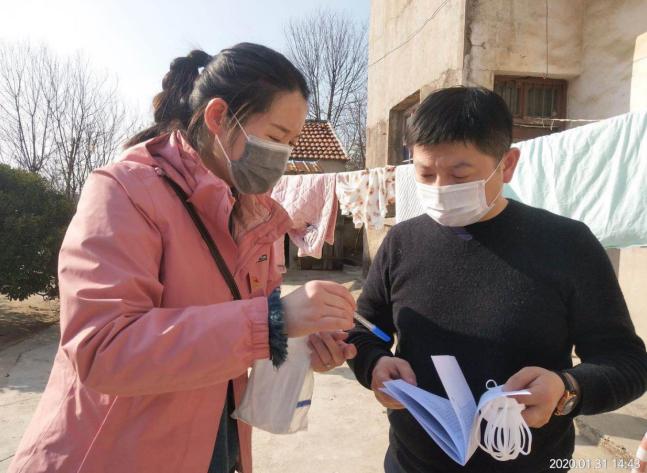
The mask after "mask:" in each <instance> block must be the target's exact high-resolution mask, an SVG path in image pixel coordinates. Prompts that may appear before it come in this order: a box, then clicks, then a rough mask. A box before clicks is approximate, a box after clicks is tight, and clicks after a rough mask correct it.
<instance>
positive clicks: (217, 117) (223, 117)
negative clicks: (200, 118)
mask: <svg viewBox="0 0 647 473" xmlns="http://www.w3.org/2000/svg"><path fill="white" fill-rule="evenodd" d="M227 109H228V107H227V102H225V101H224V100H223V99H221V98H219V97H216V98H213V99H211V100H209V103H207V106H206V107H205V109H204V124H205V125H206V126H207V129H208V130H209V131H210V132H211V133H212V134H213V135H214V136H215V135H219V134H220V133H221V132H222V131H223V129H224V127H225V124H226V123H227Z"/></svg>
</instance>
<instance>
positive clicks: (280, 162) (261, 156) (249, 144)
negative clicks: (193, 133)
mask: <svg viewBox="0 0 647 473" xmlns="http://www.w3.org/2000/svg"><path fill="white" fill-rule="evenodd" d="M234 119H235V120H236V123H238V126H239V127H240V129H241V130H242V131H243V133H244V134H245V149H244V150H243V154H242V155H241V157H240V159H238V160H232V159H231V158H230V157H229V155H228V154H227V151H225V147H224V146H223V145H222V143H221V141H220V138H219V137H218V135H216V140H217V141H218V144H219V145H220V149H222V152H223V153H224V155H225V157H226V158H227V165H228V167H229V177H230V178H231V182H232V183H233V184H234V186H235V187H236V189H238V191H239V192H240V193H241V194H265V193H266V192H269V191H270V190H271V189H272V188H273V187H274V185H275V184H276V183H277V182H278V181H279V179H281V176H282V175H283V174H284V173H285V168H286V166H287V163H288V159H290V154H291V153H292V146H290V145H285V144H283V143H275V142H274V141H270V140H264V139H261V138H258V137H256V136H250V135H248V134H247V132H246V131H245V129H244V128H243V126H242V125H241V124H240V122H239V121H238V118H236V117H235V116H234Z"/></svg>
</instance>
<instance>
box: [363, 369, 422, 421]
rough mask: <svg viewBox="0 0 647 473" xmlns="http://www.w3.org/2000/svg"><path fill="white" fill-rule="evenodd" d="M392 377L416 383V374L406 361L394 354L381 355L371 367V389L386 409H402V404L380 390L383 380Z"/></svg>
mask: <svg viewBox="0 0 647 473" xmlns="http://www.w3.org/2000/svg"><path fill="white" fill-rule="evenodd" d="M392 379H401V380H403V381H406V382H407V383H409V384H413V385H414V386H415V385H416V384H417V382H416V374H415V373H414V372H413V369H412V368H411V365H410V364H409V362H408V361H406V360H403V359H402V358H396V357H394V356H383V357H382V358H380V359H379V360H378V361H377V363H375V367H374V368H373V377H372V380H371V389H372V390H373V394H375V397H376V398H377V400H378V401H380V404H382V405H383V406H384V407H386V408H387V409H404V406H403V405H402V404H400V403H399V402H398V401H396V400H395V399H393V398H392V397H391V396H388V395H386V394H384V393H383V392H382V391H380V388H382V387H384V382H385V381H389V380H392Z"/></svg>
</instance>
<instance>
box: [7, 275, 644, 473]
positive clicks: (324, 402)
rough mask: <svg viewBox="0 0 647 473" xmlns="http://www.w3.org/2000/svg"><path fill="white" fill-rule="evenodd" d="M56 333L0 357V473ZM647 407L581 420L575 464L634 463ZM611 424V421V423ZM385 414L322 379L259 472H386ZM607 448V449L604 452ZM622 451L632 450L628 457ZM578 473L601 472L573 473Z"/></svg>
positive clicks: (353, 388)
mask: <svg viewBox="0 0 647 473" xmlns="http://www.w3.org/2000/svg"><path fill="white" fill-rule="evenodd" d="M358 276H359V275H358V274H356V273H352V274H349V273H322V272H316V271H315V272H304V273H301V274H296V275H289V276H288V278H286V285H285V286H284V292H285V293H287V292H289V291H291V290H293V289H295V288H296V287H298V285H300V284H302V283H303V282H304V281H307V280H309V279H315V278H322V277H326V278H332V279H334V280H337V281H339V282H342V283H343V284H344V285H346V286H347V287H348V288H349V289H351V291H352V292H353V293H354V295H357V294H358V293H359V291H360V290H361V284H360V283H359V282H358V281H357V278H358ZM58 337H59V333H58V326H52V327H50V328H47V329H45V330H43V331H41V332H39V333H37V334H35V335H33V336H32V337H29V338H27V339H25V340H23V341H21V342H19V343H16V344H14V345H12V346H10V347H8V348H5V349H2V350H0V473H5V472H6V470H7V468H8V466H9V463H10V461H11V458H12V456H13V454H14V452H15V449H16V447H17V445H18V442H19V440H20V437H21V436H22V433H23V432H24V430H25V428H26V427H27V424H28V422H29V420H30V418H31V415H32V413H33V411H34V409H35V408H36V404H37V403H38V399H39V397H40V394H41V393H42V391H43V389H44V387H45V383H46V382H47V378H48V375H49V370H50V368H51V364H52V361H53V357H54V353H55V351H56V347H57V344H58ZM645 400H647V398H643V399H642V400H639V401H637V402H636V403H632V404H630V405H629V406H626V407H625V408H624V409H623V410H621V411H617V412H615V413H610V414H602V415H601V416H591V417H580V418H578V424H580V426H581V427H582V428H581V429H580V433H579V434H578V437H577V440H576V454H575V458H576V459H581V460H582V461H584V460H591V461H592V460H597V459H599V460H600V461H606V464H607V468H605V469H604V471H608V472H622V471H625V472H626V471H629V470H630V468H614V464H615V462H617V461H618V460H619V459H622V458H631V457H632V456H633V452H635V446H637V441H638V440H639V439H640V437H642V435H643V434H644V431H645V430H647V426H646V425H645V419H646V418H647V408H646V407H647V406H645ZM605 416H606V417H605ZM387 431H388V427H387V420H386V414H385V410H384V409H383V408H382V407H381V406H380V404H378V403H377V402H376V401H375V400H374V397H373V394H372V393H371V392H370V391H368V390H366V389H364V388H363V387H361V386H360V385H359V384H358V383H357V381H355V380H354V378H353V374H352V372H351V371H350V370H349V369H348V368H347V367H339V368H337V369H334V370H332V371H330V372H329V373H326V374H317V375H316V386H315V393H314V399H313V405H312V408H311V410H310V414H309V428H308V431H307V432H301V433H298V434H294V435H287V436H276V435H270V434H267V433H265V432H261V431H256V432H255V434H254V464H255V471H258V472H261V473H266V472H280V473H304V472H317V473H375V472H379V471H383V470H382V459H383V456H384V452H385V450H386V446H387V442H388V439H387ZM601 445H604V447H606V448H603V447H602V446H601ZM622 448H625V449H626V450H625V451H624V453H623V450H622ZM573 471H583V472H584V471H591V472H593V471H601V469H600V468H591V469H586V468H575V469H573Z"/></svg>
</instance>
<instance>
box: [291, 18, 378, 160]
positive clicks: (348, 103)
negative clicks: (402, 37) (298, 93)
mask: <svg viewBox="0 0 647 473" xmlns="http://www.w3.org/2000/svg"><path fill="white" fill-rule="evenodd" d="M285 36H286V40H287V44H288V56H289V57H290V59H291V60H292V61H293V62H294V64H295V65H296V66H297V67H298V68H299V69H300V70H301V72H302V73H303V74H304V76H305V78H306V81H307V82H308V86H309V87H310V90H311V92H312V95H311V98H310V112H309V117H310V118H313V119H317V120H328V121H330V123H331V125H332V126H333V128H335V130H336V131H337V133H338V135H339V137H340V140H341V141H342V143H343V144H344V146H345V148H346V150H347V151H348V153H349V154H350V155H351V159H352V160H353V163H354V165H355V166H359V167H361V168H363V167H364V161H365V160H364V155H365V149H366V139H365V130H364V129H365V127H366V83H367V63H368V45H367V27H366V25H360V24H357V23H354V22H353V21H351V20H350V19H349V18H347V17H344V16H342V15H340V14H339V13H336V12H334V11H330V10H319V11H317V12H316V13H315V14H314V15H311V16H309V17H305V18H302V19H298V20H291V21H290V22H289V24H288V26H287V28H286V29H285Z"/></svg>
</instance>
